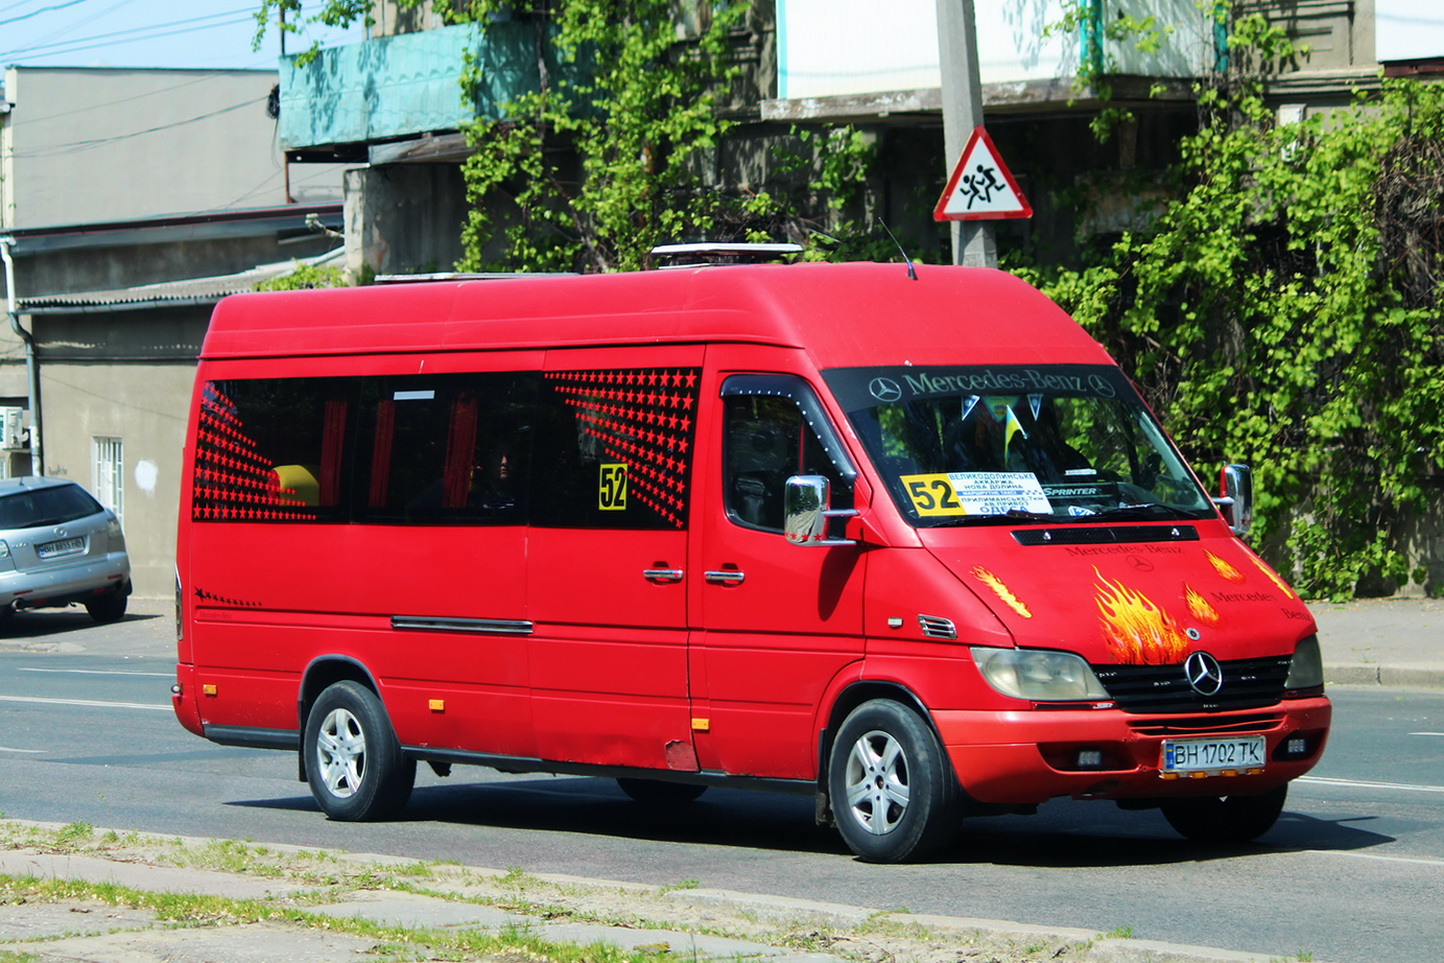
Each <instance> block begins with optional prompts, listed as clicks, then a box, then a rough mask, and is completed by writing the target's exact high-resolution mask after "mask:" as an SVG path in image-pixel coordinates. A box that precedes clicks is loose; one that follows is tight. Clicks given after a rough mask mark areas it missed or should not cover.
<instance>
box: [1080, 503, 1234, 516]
mask: <svg viewBox="0 0 1444 963" xmlns="http://www.w3.org/2000/svg"><path fill="white" fill-rule="evenodd" d="M1093 517H1094V518H1124V519H1127V518H1173V519H1180V520H1188V521H1194V520H1197V519H1200V518H1204V517H1206V516H1205V515H1204V514H1203V513H1202V512H1200V511H1199V510H1198V509H1188V508H1178V507H1177V506H1174V505H1165V504H1163V503H1162V502H1148V503H1147V504H1143V505H1119V506H1118V507H1117V508H1105V509H1103V510H1102V511H1100V512H1097V513H1096V514H1095V515H1094V516H1093Z"/></svg>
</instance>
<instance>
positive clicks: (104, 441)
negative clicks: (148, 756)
mask: <svg viewBox="0 0 1444 963" xmlns="http://www.w3.org/2000/svg"><path fill="white" fill-rule="evenodd" d="M277 79H278V78H277V74H276V72H275V71H204V70H118V69H89V68H25V67H11V68H9V69H8V70H7V71H6V73H5V88H4V91H5V92H4V98H3V99H4V102H5V104H6V105H7V109H6V110H5V112H4V113H3V114H0V177H3V179H0V192H3V193H0V196H3V199H4V206H3V210H0V244H3V246H4V253H5V255H6V257H7V260H8V261H9V264H8V265H7V268H8V270H7V272H6V276H7V278H11V279H13V290H11V287H10V283H9V282H8V281H7V284H6V287H5V289H4V294H5V297H6V305H5V306H6V310H7V314H8V315H9V316H10V317H11V319H12V320H11V321H10V322H9V323H6V324H4V325H3V327H0V426H3V429H4V430H3V433H0V445H3V446H4V447H3V449H0V472H3V473H4V474H6V475H21V474H30V473H43V474H47V475H57V476H62V477H67V478H71V479H73V480H75V481H77V482H79V483H81V484H82V485H84V486H85V487H87V488H88V489H90V490H91V491H92V492H94V493H95V494H96V496H97V497H98V498H100V499H101V501H103V502H104V503H105V504H106V505H107V506H108V507H111V508H113V509H115V510H116V512H117V514H119V515H120V516H121V518H122V524H123V526H124V529H125V533H126V538H127V543H128V545H129V548H130V553H131V561H132V569H133V579H134V585H135V592H136V594H137V595H140V596H148V597H163V596H167V595H169V594H170V592H171V591H172V584H173V581H174V571H173V558H174V546H175V530H176V498H177V491H178V487H179V479H178V472H179V471H180V461H181V447H182V444H183V441H184V437H185V416H186V411H187V408H188V402H189V397H190V388H191V379H192V375H193V373H194V370H195V359H196V355H197V353H198V351H199V348H200V344H201V339H202V338H203V337H204V335H205V330H206V325H207V323H208V320H209V317H210V312H211V309H212V308H213V307H214V305H215V303H216V302H217V301H218V300H219V299H220V298H221V297H223V296H224V295H226V294H229V293H232V292H235V291H243V290H251V289H252V288H253V287H254V285H255V284H256V283H258V282H261V281H265V280H268V279H271V278H275V277H277V276H280V275H282V274H285V273H289V272H290V271H292V270H293V269H294V267H295V263H296V261H297V260H298V259H299V260H313V259H316V258H318V257H320V256H323V255H325V254H326V253H327V252H328V251H331V250H333V249H337V248H339V245H340V240H339V238H340V233H341V232H340V228H341V226H342V209H341V203H340V199H341V198H340V170H339V169H338V168H335V167H317V166H313V167H309V168H302V169H300V170H298V171H294V172H293V171H289V170H288V169H287V167H286V165H285V162H284V161H285V158H284V155H283V154H282V153H281V152H280V151H279V150H278V149H277V146H276V139H275V136H276V120H275V116H274V114H275V100H274V93H275V90H276V84H277ZM328 232H329V233H328Z"/></svg>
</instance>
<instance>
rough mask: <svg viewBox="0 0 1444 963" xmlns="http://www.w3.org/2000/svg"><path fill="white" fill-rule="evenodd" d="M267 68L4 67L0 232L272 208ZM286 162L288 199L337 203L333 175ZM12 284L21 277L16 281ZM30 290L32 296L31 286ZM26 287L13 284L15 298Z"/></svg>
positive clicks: (278, 169) (279, 187)
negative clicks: (321, 176) (7, 107)
mask: <svg viewBox="0 0 1444 963" xmlns="http://www.w3.org/2000/svg"><path fill="white" fill-rule="evenodd" d="M277 76H278V75H277V73H276V72H275V71H272V70H149V69H119V68H70V67H11V68H10V69H9V70H7V71H6V75H5V98H6V99H7V100H8V101H10V102H11V103H13V104H14V105H15V106H14V108H13V109H12V110H11V112H10V114H9V116H8V117H7V118H6V124H5V129H4V135H5V136H4V144H3V145H0V149H3V153H4V165H5V170H4V176H5V179H6V180H5V184H4V200H5V207H4V210H3V211H0V227H9V228H31V227H52V226H60V225H71V224H82V223H94V222H103V221H116V220H126V219H131V218H142V217H157V216H163V215H173V214H193V213H198V212H206V211H216V210H239V209H246V208H262V207H279V206H281V205H283V204H285V202H286V193H285V174H284V170H283V165H282V163H281V159H282V155H281V151H280V148H279V146H278V144H277V142H276V121H275V120H273V119H272V118H270V117H268V116H267V115H266V100H267V98H268V97H269V95H270V92H271V88H272V87H273V86H275V84H276V82H277ZM316 174H317V170H316V168H315V167H311V166H297V167H295V168H293V185H292V187H293V191H292V193H293V195H294V196H296V197H297V199H298V200H303V201H309V202H315V203H321V202H327V201H339V200H340V196H341V194H340V172H339V170H333V171H331V172H330V173H329V175H328V177H327V178H326V180H325V181H324V182H322V183H316V182H315V181H314V180H313V178H314V177H315V176H316ZM17 286H18V287H22V289H23V282H20V281H17ZM31 293H35V292H31ZM24 295H25V292H24V291H23V290H22V291H21V296H22V297H24Z"/></svg>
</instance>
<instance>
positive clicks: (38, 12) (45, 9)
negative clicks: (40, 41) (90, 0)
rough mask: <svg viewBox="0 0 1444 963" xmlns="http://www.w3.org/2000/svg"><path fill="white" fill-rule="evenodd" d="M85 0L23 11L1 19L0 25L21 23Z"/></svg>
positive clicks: (71, 0) (74, 0)
mask: <svg viewBox="0 0 1444 963" xmlns="http://www.w3.org/2000/svg"><path fill="white" fill-rule="evenodd" d="M84 2H85V0H69V2H68V3H59V4H56V5H55V6H53V7H41V8H40V9H39V10H32V11H30V12H29V13H22V14H21V15H20V16H18V17H11V18H10V19H9V20H0V27H3V26H5V25H6V24H7V23H19V22H20V21H21V20H29V19H30V18H31V17H38V16H40V15H41V14H42V13H49V12H50V11H52V10H64V9H65V8H66V7H73V6H75V5H76V4H77V3H84Z"/></svg>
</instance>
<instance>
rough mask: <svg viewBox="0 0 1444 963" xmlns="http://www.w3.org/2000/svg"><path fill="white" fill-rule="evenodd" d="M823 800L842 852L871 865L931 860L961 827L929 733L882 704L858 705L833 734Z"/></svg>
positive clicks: (906, 713) (945, 765) (943, 761)
mask: <svg viewBox="0 0 1444 963" xmlns="http://www.w3.org/2000/svg"><path fill="white" fill-rule="evenodd" d="M827 785H828V797H829V799H830V801H831V804H832V811H833V816H834V818H835V820H836V822H837V828H838V831H839V832H840V833H841V834H842V838H843V841H844V842H846V843H847V845H848V848H849V849H851V850H852V851H853V852H854V853H856V854H857V855H858V856H859V857H860V858H862V859H864V860H867V861H868V862H875V863H900V862H904V861H906V860H916V859H923V858H925V857H928V856H932V855H935V854H937V853H938V852H940V851H941V850H943V849H944V848H946V847H947V846H949V845H950V844H952V843H953V842H954V841H955V840H956V838H957V835H958V830H959V828H960V826H961V823H962V803H961V791H960V790H959V788H958V783H957V778H956V777H955V776H954V775H953V768H952V765H951V764H950V763H949V762H948V758H947V755H946V754H945V753H944V752H943V747H942V745H941V744H940V743H939V742H938V738H937V736H936V735H935V734H934V733H933V730H932V729H931V728H930V727H929V726H928V724H927V723H926V722H924V721H923V720H922V719H921V718H920V717H919V716H918V714H917V713H916V712H913V711H912V710H911V709H908V708H907V707H905V706H903V705H901V704H899V703H897V702H891V701H889V700H885V699H875V700H873V701H871V702H864V703H863V704H862V705H860V706H858V707H857V708H856V709H854V710H853V711H852V712H851V713H850V714H849V715H848V717H847V718H846V719H845V720H844V721H843V723H842V725H841V727H839V728H838V730H837V739H836V740H835V741H834V742H833V745H832V752H831V757H830V761H829V764H828V772H827Z"/></svg>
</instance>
